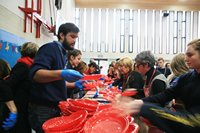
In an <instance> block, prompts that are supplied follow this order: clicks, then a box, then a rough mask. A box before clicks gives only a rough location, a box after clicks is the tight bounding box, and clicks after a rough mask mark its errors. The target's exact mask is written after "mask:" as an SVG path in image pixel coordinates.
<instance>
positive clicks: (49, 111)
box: [28, 104, 60, 133]
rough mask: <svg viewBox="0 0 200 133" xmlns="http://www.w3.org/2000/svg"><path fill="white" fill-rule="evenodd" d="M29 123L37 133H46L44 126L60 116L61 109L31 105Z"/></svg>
mask: <svg viewBox="0 0 200 133" xmlns="http://www.w3.org/2000/svg"><path fill="white" fill-rule="evenodd" d="M28 111H29V121H30V124H31V128H32V129H33V130H35V131H36V133H44V131H43V129H42V124H43V123H44V122H45V121H47V120H48V119H51V118H54V117H57V116H60V110H59V108H52V107H47V106H42V105H37V104H29V109H28Z"/></svg>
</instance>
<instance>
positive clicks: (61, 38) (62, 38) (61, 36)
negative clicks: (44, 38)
mask: <svg viewBox="0 0 200 133" xmlns="http://www.w3.org/2000/svg"><path fill="white" fill-rule="evenodd" d="M59 36H60V40H61V41H63V40H64V38H65V36H64V34H63V33H62V32H61V33H60V34H59Z"/></svg>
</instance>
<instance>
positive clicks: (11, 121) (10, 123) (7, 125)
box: [2, 112, 17, 130]
mask: <svg viewBox="0 0 200 133" xmlns="http://www.w3.org/2000/svg"><path fill="white" fill-rule="evenodd" d="M16 121H17V113H12V112H10V114H9V117H8V118H6V120H5V121H4V122H3V124H2V127H3V128H4V129H5V130H9V129H11V128H12V127H14V125H15V123H16Z"/></svg>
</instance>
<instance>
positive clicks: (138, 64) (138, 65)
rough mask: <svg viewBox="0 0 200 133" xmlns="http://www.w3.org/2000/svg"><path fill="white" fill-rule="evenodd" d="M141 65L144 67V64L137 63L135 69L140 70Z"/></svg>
mask: <svg viewBox="0 0 200 133" xmlns="http://www.w3.org/2000/svg"><path fill="white" fill-rule="evenodd" d="M141 65H144V64H143V63H136V65H135V67H137V68H139V67H140V66H141Z"/></svg>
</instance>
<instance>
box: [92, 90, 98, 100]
mask: <svg viewBox="0 0 200 133" xmlns="http://www.w3.org/2000/svg"><path fill="white" fill-rule="evenodd" d="M98 96H99V90H98V89H97V90H96V93H95V94H94V96H93V98H97V97H98Z"/></svg>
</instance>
